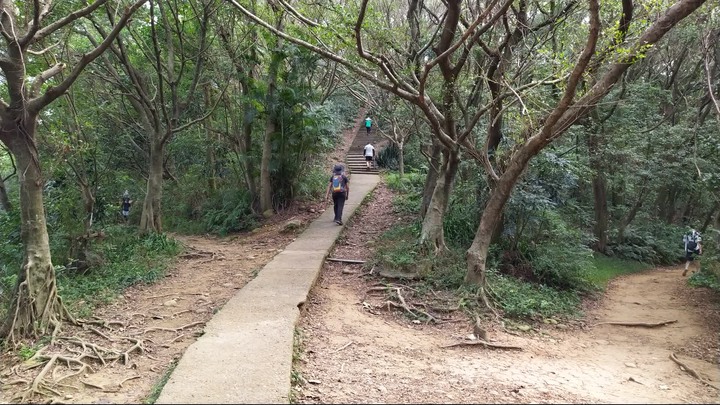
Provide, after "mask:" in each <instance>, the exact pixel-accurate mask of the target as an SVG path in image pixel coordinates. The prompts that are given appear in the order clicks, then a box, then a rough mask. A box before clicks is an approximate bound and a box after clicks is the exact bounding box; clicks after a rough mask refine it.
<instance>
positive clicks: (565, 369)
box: [0, 128, 720, 404]
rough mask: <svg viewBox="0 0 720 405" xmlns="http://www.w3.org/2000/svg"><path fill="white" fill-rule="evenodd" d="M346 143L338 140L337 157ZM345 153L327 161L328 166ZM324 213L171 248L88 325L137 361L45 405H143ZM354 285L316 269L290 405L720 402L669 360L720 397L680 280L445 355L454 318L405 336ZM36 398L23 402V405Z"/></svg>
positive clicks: (666, 279) (499, 331) (383, 210)
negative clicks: (218, 317)
mask: <svg viewBox="0 0 720 405" xmlns="http://www.w3.org/2000/svg"><path fill="white" fill-rule="evenodd" d="M355 131H357V128H355V129H354V130H352V131H347V133H346V145H349V142H350V141H351V140H352V135H353V132H355ZM346 152H347V149H345V150H344V151H338V152H337V154H336V155H335V156H333V157H332V160H333V161H339V160H341V159H342V156H344V153H346ZM328 167H331V164H330V163H329V164H328ZM392 199H393V195H392V193H391V192H390V191H389V190H388V189H387V187H386V186H385V185H384V184H382V183H381V184H380V185H379V186H378V187H377V188H376V190H375V192H374V193H373V195H372V197H371V198H370V199H369V200H368V202H367V204H366V205H365V206H363V207H362V208H361V209H360V210H359V211H358V212H357V213H356V214H355V216H354V217H353V218H352V219H351V220H350V221H348V222H347V224H346V226H345V230H344V231H343V233H342V234H341V235H340V237H339V238H338V240H337V244H336V245H335V248H334V250H333V251H332V252H331V256H334V257H345V258H353V259H361V260H367V259H369V258H370V257H371V255H372V252H373V250H374V248H375V247H376V246H377V243H378V237H379V235H381V234H382V233H383V232H384V231H385V230H387V229H388V228H389V227H392V226H393V225H394V224H396V223H398V222H403V221H406V220H407V218H404V217H403V216H402V215H401V214H398V213H395V212H394V211H393V209H392ZM325 208H329V206H327V205H326V204H325V203H322V202H314V203H306V204H302V205H296V206H293V207H292V209H289V210H287V211H285V212H283V213H281V214H279V215H277V216H276V217H273V219H272V220H271V221H269V222H268V223H266V224H265V225H264V226H262V227H261V228H258V229H257V230H256V231H254V232H250V233H246V234H242V235H233V236H231V237H227V238H214V237H209V236H176V238H178V239H179V240H180V241H182V243H183V244H184V245H185V246H186V247H187V250H186V252H185V253H184V254H183V255H181V256H180V258H179V260H178V262H177V264H176V265H175V267H174V268H172V269H171V270H170V271H169V272H168V274H167V276H166V277H165V278H163V279H162V280H159V281H158V282H156V283H154V284H152V285H136V286H133V287H131V288H129V289H128V290H127V291H125V292H124V294H123V295H121V296H120V297H119V298H118V300H117V301H115V302H113V303H110V304H108V305H107V306H105V307H103V308H100V309H99V310H98V311H96V313H95V316H97V317H98V319H102V320H108V321H113V322H118V324H110V325H105V327H104V328H102V332H103V333H104V334H105V335H107V336H127V337H135V338H138V337H140V338H142V339H144V346H143V348H144V350H143V351H142V352H137V351H136V352H132V353H130V356H129V361H128V362H127V364H123V363H122V362H117V361H115V362H112V363H110V364H108V365H106V366H104V367H101V366H99V365H94V366H93V368H94V372H93V373H86V374H84V375H80V376H78V377H76V378H71V379H66V380H64V381H63V386H62V387H61V386H55V389H56V390H58V391H59V392H60V395H59V396H58V397H55V398H52V399H53V400H54V401H55V402H60V403H96V404H106V403H144V402H146V401H147V400H148V398H152V396H153V393H157V392H158V389H159V388H161V387H162V384H163V383H164V378H165V376H167V374H168V372H169V371H171V370H172V369H173V367H174V364H176V362H177V361H178V359H179V358H180V357H181V356H182V355H183V353H184V352H185V350H186V349H187V348H188V347H189V346H190V345H191V344H192V343H193V342H195V341H196V340H197V338H198V337H199V336H200V335H202V333H203V329H204V326H205V324H206V323H207V322H208V321H209V320H210V319H211V318H212V317H213V315H214V314H215V313H216V312H217V311H218V310H219V309H220V308H221V307H223V306H224V305H225V303H226V302H227V301H228V300H229V299H230V298H231V297H232V296H234V295H235V294H236V293H237V291H238V290H240V289H241V288H242V287H243V286H244V285H245V284H246V283H247V282H249V281H250V280H252V279H253V278H254V277H255V276H256V274H257V272H258V271H259V270H260V269H261V268H263V266H265V265H266V264H267V263H269V262H270V261H271V260H272V259H273V257H274V256H275V255H276V254H277V253H278V252H279V251H282V250H283V249H284V248H285V247H286V246H287V245H288V244H290V243H291V242H292V241H293V240H294V239H295V238H296V236H297V235H298V231H299V230H293V231H287V228H286V225H287V223H288V221H299V222H300V224H301V227H304V226H305V225H306V224H308V223H309V222H310V221H313V220H315V219H316V218H318V217H319V216H320V215H321V214H322V212H323V210H324V209H325ZM361 274H362V273H361V271H360V268H359V266H358V265H347V264H341V263H334V262H326V264H325V266H324V268H323V270H322V272H321V276H320V279H319V280H318V282H317V284H316V286H315V287H314V288H313V290H312V292H311V294H310V297H309V298H308V300H307V302H306V304H305V306H304V310H303V315H302V318H301V321H300V323H299V325H298V329H299V331H300V333H299V336H300V337H301V346H300V347H301V351H302V355H301V359H300V360H299V361H298V362H297V363H296V364H295V372H294V373H293V375H294V376H296V377H297V379H299V380H303V379H304V381H306V382H307V383H306V384H302V385H299V386H298V385H296V386H295V389H294V390H293V397H294V400H295V402H298V403H320V402H322V403H460V402H462V403H719V402H720V395H719V394H720V391H717V390H716V389H714V388H711V387H708V386H706V385H703V384H702V383H701V382H699V381H698V380H697V379H695V378H694V377H692V376H690V375H689V374H688V373H686V372H684V371H682V370H681V368H680V367H679V366H678V365H677V364H676V363H674V362H673V361H672V360H671V359H670V358H669V356H670V354H671V353H675V354H676V355H677V357H678V358H679V359H680V360H681V361H682V362H683V363H685V364H687V365H688V366H690V367H692V368H693V369H694V370H695V371H697V372H698V373H699V374H700V376H702V377H703V378H705V379H706V380H708V381H709V382H710V383H711V384H712V385H715V386H720V375H719V374H720V373H719V372H718V359H720V341H719V339H718V336H719V335H718V332H719V331H720V313H719V311H718V305H719V304H720V303H718V300H717V297H716V296H714V295H712V294H711V293H709V292H708V291H707V290H703V289H694V288H690V287H688V286H687V285H686V282H685V281H686V278H684V277H682V276H681V275H680V274H681V269H679V268H666V269H662V268H661V269H654V270H651V271H647V272H644V273H637V274H633V275H628V276H624V277H621V278H618V279H616V280H613V281H612V282H611V284H610V286H609V288H608V289H607V291H606V294H605V296H604V298H603V299H602V300H601V301H599V302H596V303H592V304H590V307H589V308H587V309H586V311H585V314H586V315H585V317H584V318H583V319H582V320H580V321H572V322H569V321H568V322H566V321H561V323H559V324H545V323H542V322H540V323H536V324H533V325H522V326H525V327H529V326H531V327H532V328H531V329H530V330H528V331H527V332H522V331H521V330H520V329H519V328H518V327H517V326H518V325H516V324H515V323H511V322H509V321H508V322H507V323H506V325H505V328H503V327H502V326H501V325H499V324H498V323H490V324H488V325H486V326H487V327H486V329H488V339H489V340H490V341H491V342H492V343H496V344H506V345H517V346H521V347H522V348H523V350H522V351H504V350H491V349H485V348H483V347H481V346H466V347H454V348H442V346H446V345H448V344H452V343H456V342H462V341H467V340H466V339H467V337H468V335H469V334H470V333H471V331H472V329H471V326H470V324H469V322H468V320H467V318H466V316H465V315H463V314H462V313H460V312H459V311H456V312H454V313H452V314H451V315H450V317H451V319H450V320H449V322H444V323H442V324H439V325H435V324H429V325H425V324H419V323H413V322H411V321H410V320H409V319H408V318H407V317H405V316H404V314H403V313H402V312H401V311H383V310H382V309H379V307H378V306H375V305H373V304H374V303H375V302H374V300H378V299H379V300H380V303H382V302H383V300H384V299H386V298H385V297H378V296H376V295H373V296H369V294H368V293H367V291H368V289H369V288H371V287H372V286H374V285H376V283H377V282H378V281H380V280H379V279H378V278H377V277H378V276H374V277H363V276H361ZM385 282H387V280H385ZM667 320H677V322H675V323H672V324H668V325H665V326H661V327H657V328H651V329H646V328H634V327H626V326H616V325H607V324H603V325H597V324H598V323H601V322H608V321H632V322H660V321H667ZM118 325H121V326H118ZM98 328H100V326H98ZM64 334H65V335H67V336H77V337H80V338H82V339H84V340H85V341H86V342H89V343H93V344H96V345H99V346H104V347H114V348H116V349H117V350H128V348H129V346H131V345H130V344H127V341H125V340H123V339H115V340H112V341H108V339H106V338H105V337H103V336H101V335H99V334H97V333H93V332H92V330H88V329H82V328H73V327H67V328H66V329H64ZM218 355H219V356H220V355H221V354H220V353H218ZM17 365H18V359H17V356H14V357H13V356H12V355H10V354H7V353H5V354H3V355H2V358H0V387H1V390H0V404H1V403H14V402H16V401H14V398H16V396H17V395H18V394H22V392H24V390H25V389H26V388H27V386H28V383H29V382H31V381H32V378H34V376H35V375H37V372H38V371H39V370H38V369H29V370H26V371H23V370H22V369H21V368H15V366H17ZM66 372H67V371H60V374H61V375H62V373H66ZM53 374H55V372H54V371H53ZM631 377H632V381H631V380H630V378H631ZM70 387H72V388H70ZM48 399H49V398H48V397H40V396H36V397H34V402H37V401H46V400H48Z"/></svg>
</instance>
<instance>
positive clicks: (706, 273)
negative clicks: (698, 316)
mask: <svg viewBox="0 0 720 405" xmlns="http://www.w3.org/2000/svg"><path fill="white" fill-rule="evenodd" d="M704 246H705V247H703V255H702V256H700V259H699V260H700V271H698V272H695V273H694V274H692V275H691V276H690V277H689V278H688V283H689V284H690V285H691V286H693V287H706V288H710V289H712V290H713V291H715V292H716V293H718V294H720V256H719V255H718V252H717V251H715V250H714V249H713V246H712V244H711V243H705V245H704Z"/></svg>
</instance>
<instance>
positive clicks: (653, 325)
mask: <svg viewBox="0 0 720 405" xmlns="http://www.w3.org/2000/svg"><path fill="white" fill-rule="evenodd" d="M675 322H677V319H675V320H671V321H662V322H656V323H648V322H600V323H596V324H595V326H598V325H618V326H638V327H643V328H657V327H658V326H665V325H670V324H672V323H675Z"/></svg>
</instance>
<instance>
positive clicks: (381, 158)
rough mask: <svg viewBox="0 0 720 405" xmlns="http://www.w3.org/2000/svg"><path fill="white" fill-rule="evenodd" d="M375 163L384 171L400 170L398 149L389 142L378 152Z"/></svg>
mask: <svg viewBox="0 0 720 405" xmlns="http://www.w3.org/2000/svg"><path fill="white" fill-rule="evenodd" d="M375 162H376V163H377V165H378V166H379V167H383V168H385V169H389V170H398V169H400V148H399V147H398V146H397V145H395V144H394V143H392V142H391V143H390V144H389V145H388V146H386V147H384V148H383V149H381V150H380V151H379V152H378V154H377V157H376V158H375Z"/></svg>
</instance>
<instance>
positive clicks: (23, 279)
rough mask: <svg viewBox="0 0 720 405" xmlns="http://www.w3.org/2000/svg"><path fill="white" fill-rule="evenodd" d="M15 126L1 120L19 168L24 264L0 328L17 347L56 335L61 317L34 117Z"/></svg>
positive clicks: (26, 115)
mask: <svg viewBox="0 0 720 405" xmlns="http://www.w3.org/2000/svg"><path fill="white" fill-rule="evenodd" d="M21 114H23V115H22V116H21V117H22V118H20V117H18V118H17V120H12V119H9V117H3V120H2V132H3V133H2V140H3V142H4V143H5V144H6V146H7V147H8V148H9V149H10V151H11V152H12V154H13V156H14V157H15V160H16V162H17V166H18V169H19V170H18V182H19V183H20V218H21V228H20V230H21V236H22V241H23V264H22V268H21V271H20V272H19V274H18V279H17V284H16V286H15V294H13V297H14V298H13V302H12V305H11V307H10V308H11V309H10V311H8V315H7V318H6V319H5V320H4V322H3V324H2V327H0V336H2V337H7V338H9V340H10V341H12V342H15V338H16V335H17V336H19V337H24V336H32V337H35V338H37V337H39V336H42V335H45V334H46V333H47V332H48V330H49V329H52V330H53V331H55V330H58V329H59V327H60V322H61V321H62V320H63V317H64V315H65V311H64V308H63V306H62V303H61V301H60V298H59V296H58V295H57V286H56V280H55V269H54V268H53V265H52V259H51V257H50V243H49V239H48V233H47V224H46V222H45V209H44V207H43V179H42V173H41V170H40V166H39V161H38V158H37V151H36V149H35V128H36V122H37V115H32V114H30V113H28V112H21Z"/></svg>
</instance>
